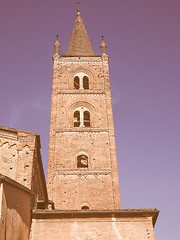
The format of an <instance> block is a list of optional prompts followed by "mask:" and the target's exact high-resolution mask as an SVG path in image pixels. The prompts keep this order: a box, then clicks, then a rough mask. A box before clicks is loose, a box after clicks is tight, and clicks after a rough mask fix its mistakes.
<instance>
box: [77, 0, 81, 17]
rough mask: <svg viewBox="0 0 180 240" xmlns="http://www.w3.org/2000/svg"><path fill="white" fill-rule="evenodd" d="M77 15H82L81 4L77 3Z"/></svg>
mask: <svg viewBox="0 0 180 240" xmlns="http://www.w3.org/2000/svg"><path fill="white" fill-rule="evenodd" d="M77 15H80V8H79V2H77Z"/></svg>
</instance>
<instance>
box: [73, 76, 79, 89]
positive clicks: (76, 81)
mask: <svg viewBox="0 0 180 240" xmlns="http://www.w3.org/2000/svg"><path fill="white" fill-rule="evenodd" d="M74 88H75V89H79V88H80V84H79V77H78V76H75V77H74Z"/></svg>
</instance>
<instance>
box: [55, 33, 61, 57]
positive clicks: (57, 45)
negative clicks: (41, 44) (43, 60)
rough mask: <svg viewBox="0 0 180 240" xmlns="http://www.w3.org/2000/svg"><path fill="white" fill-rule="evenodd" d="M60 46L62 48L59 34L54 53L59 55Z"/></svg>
mask: <svg viewBox="0 0 180 240" xmlns="http://www.w3.org/2000/svg"><path fill="white" fill-rule="evenodd" d="M59 48H60V43H59V40H58V35H57V36H56V42H55V44H54V54H55V55H59Z"/></svg>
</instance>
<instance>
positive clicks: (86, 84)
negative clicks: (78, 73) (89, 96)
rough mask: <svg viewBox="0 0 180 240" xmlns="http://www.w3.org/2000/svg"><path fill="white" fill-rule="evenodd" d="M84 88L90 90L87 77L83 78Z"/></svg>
mask: <svg viewBox="0 0 180 240" xmlns="http://www.w3.org/2000/svg"><path fill="white" fill-rule="evenodd" d="M83 88H84V89H89V78H88V77H87V76H84V77H83Z"/></svg>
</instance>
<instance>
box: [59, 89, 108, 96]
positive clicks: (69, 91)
mask: <svg viewBox="0 0 180 240" xmlns="http://www.w3.org/2000/svg"><path fill="white" fill-rule="evenodd" d="M57 94H83V95H86V94H105V91H103V90H57Z"/></svg>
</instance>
